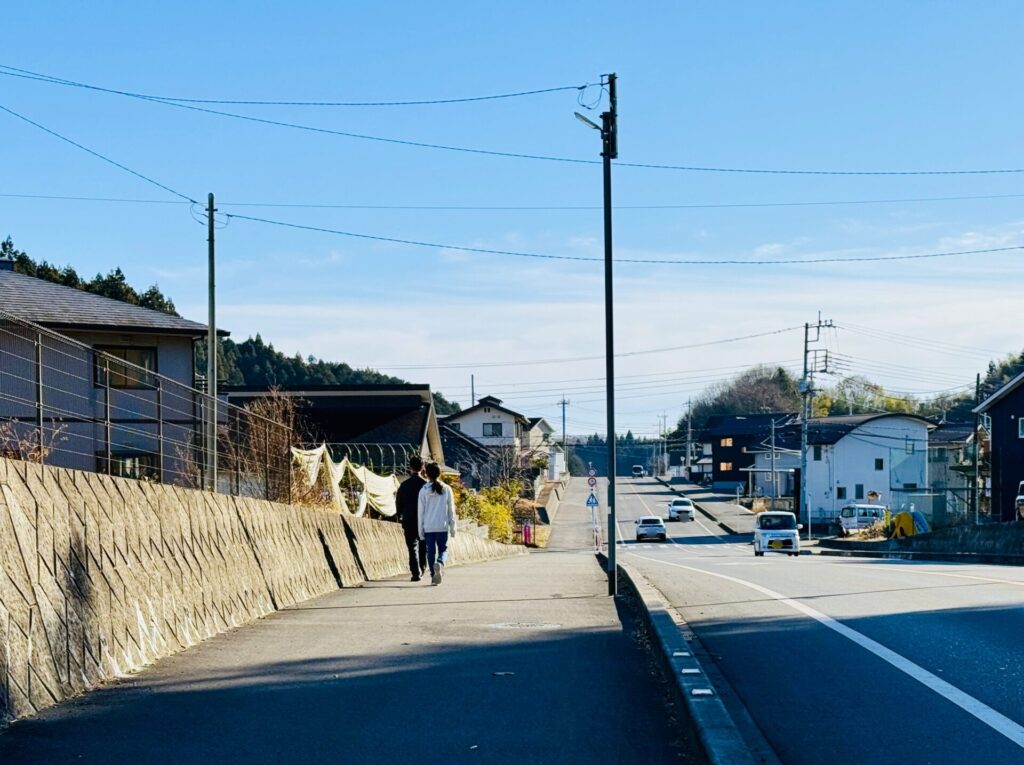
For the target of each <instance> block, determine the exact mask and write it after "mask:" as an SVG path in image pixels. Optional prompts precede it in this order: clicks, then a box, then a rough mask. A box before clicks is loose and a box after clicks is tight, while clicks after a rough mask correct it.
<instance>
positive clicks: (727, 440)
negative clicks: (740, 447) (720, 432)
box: [718, 438, 732, 446]
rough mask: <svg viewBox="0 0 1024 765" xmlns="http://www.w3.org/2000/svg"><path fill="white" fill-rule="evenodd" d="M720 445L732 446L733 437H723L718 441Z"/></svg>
mask: <svg viewBox="0 0 1024 765" xmlns="http://www.w3.org/2000/svg"><path fill="white" fill-rule="evenodd" d="M718 445H719V446H732V439H731V438H723V439H721V440H720V441H719V442H718Z"/></svg>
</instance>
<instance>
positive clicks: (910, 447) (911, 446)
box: [904, 438, 914, 454]
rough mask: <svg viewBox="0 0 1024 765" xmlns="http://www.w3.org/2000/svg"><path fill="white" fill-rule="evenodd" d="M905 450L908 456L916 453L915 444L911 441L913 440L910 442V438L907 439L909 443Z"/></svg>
mask: <svg viewBox="0 0 1024 765" xmlns="http://www.w3.org/2000/svg"><path fill="white" fill-rule="evenodd" d="M904 449H905V451H906V452H907V454H913V453H914V442H913V441H911V440H910V439H909V438H908V439H907V443H906V445H905V447H904Z"/></svg>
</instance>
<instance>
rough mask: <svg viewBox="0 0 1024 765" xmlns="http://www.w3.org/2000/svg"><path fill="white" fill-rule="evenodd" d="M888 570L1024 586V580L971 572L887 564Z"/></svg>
mask: <svg viewBox="0 0 1024 765" xmlns="http://www.w3.org/2000/svg"><path fill="white" fill-rule="evenodd" d="M886 570H887V571H888V570H892V571H896V572H898V573H900V574H930V575H931V576H949V577H953V578H954V579H973V580H975V581H978V582H989V583H992V584H1009V585H1012V586H1014V587H1024V582H1019V581H1015V580H1013V579H997V578H995V577H991V576H974V575H971V574H953V573H950V572H947V571H929V570H927V569H916V570H915V569H912V568H898V567H896V566H887V567H886Z"/></svg>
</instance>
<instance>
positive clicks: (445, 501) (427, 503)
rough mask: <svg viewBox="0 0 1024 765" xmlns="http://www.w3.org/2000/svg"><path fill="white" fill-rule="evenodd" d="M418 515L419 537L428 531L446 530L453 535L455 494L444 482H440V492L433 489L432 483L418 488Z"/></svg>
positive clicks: (422, 536)
mask: <svg viewBox="0 0 1024 765" xmlns="http://www.w3.org/2000/svg"><path fill="white" fill-rule="evenodd" d="M418 506H419V516H420V519H419V520H420V539H423V538H424V537H425V535H426V533H427V532H428V531H447V532H448V533H449V534H451V536H453V537H454V536H455V526H456V521H457V519H456V517H455V495H454V494H453V493H452V489H451V487H450V486H448V485H447V484H446V483H444V482H442V483H441V493H440V494H438V493H437V492H435V491H434V484H433V483H427V484H426V485H424V487H423V488H422V489H420V497H419V500H418Z"/></svg>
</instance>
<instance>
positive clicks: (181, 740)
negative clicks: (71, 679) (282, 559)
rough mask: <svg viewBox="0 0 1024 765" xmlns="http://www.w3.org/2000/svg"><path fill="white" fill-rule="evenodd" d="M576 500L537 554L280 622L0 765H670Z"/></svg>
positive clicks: (56, 719)
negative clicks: (423, 763) (432, 764)
mask: <svg viewBox="0 0 1024 765" xmlns="http://www.w3.org/2000/svg"><path fill="white" fill-rule="evenodd" d="M584 498H585V492H584V491H583V488H582V484H581V485H580V487H573V488H572V489H570V491H569V493H568V494H567V496H566V499H565V501H564V502H563V504H562V507H561V509H560V510H559V513H558V517H557V518H556V519H555V523H554V531H553V535H552V542H551V546H550V547H549V549H548V550H547V551H543V552H534V553H532V554H530V555H529V556H524V557H519V558H512V559H508V560H503V561H496V562H492V563H485V564H479V565H474V566H466V567H456V568H452V569H451V570H449V571H448V572H446V574H445V581H444V583H443V584H442V585H441V586H440V587H431V586H429V585H425V584H423V583H417V584H413V583H410V582H408V581H405V580H404V579H403V580H399V581H395V580H392V581H386V582H374V583H371V584H368V585H366V586H364V587H360V588H356V589H350V590H342V591H338V592H336V593H332V594H330V595H328V596H325V597H322V598H319V599H317V600H313V601H309V602H307V603H304V604H302V605H300V606H298V607H295V608H292V609H289V610H286V611H281V612H278V613H275V614H273V615H271V616H269V617H267V618H266V619H263V620H262V621H260V622H257V623H256V624H254V625H251V626H249V627H245V628H242V629H239V630H236V631H234V632H231V633H227V634H225V635H221V636H220V637H217V638H214V639H212V640H209V641H207V642H205V643H203V644H202V645H200V646H197V647H196V648H193V649H191V650H189V651H186V652H185V653H182V654H179V655H177V656H173V657H170V658H168V659H165V660H163V661H161V662H159V663H158V664H156V665H155V666H153V667H151V668H149V669H147V670H146V671H144V672H142V673H140V674H139V675H137V676H134V677H132V678H128V679H126V680H124V681H122V682H120V683H116V684H114V685H112V686H110V687H108V688H105V689H102V690H99V691H95V692H93V693H91V694H87V695H85V696H83V697H80V698H78V699H76V700H73V701H71V702H68V703H66V704H62V705H59V706H57V707H54V708H51V709H49V710H47V711H46V712H44V713H42V714H40V715H39V716H37V717H35V718H32V719H29V720H24V721H21V722H18V723H14V724H12V725H11V726H10V727H9V728H8V729H6V730H5V731H3V732H0V762H3V763H4V764H5V765H12V764H13V763H28V762H68V761H75V762H82V763H100V762H102V763H158V762H159V763H171V762H173V763H188V762H197V763H198V762H203V763H207V762H210V763H236V762H237V763H241V762H246V763H254V762H275V763H300V762H302V763H306V762H328V761H337V762H346V763H363V762H366V763H369V762H373V763H392V762H395V763H399V762H415V761H418V760H440V761H444V762H454V763H460V762H474V763H483V762H487V763H494V762H499V763H502V762H510V763H511V762H517V763H539V762H545V763H557V762H581V761H595V762H674V761H679V760H680V753H681V751H682V750H681V749H680V748H679V747H678V746H677V742H675V741H674V740H673V737H674V732H673V726H672V724H671V721H670V719H669V717H668V713H667V709H666V707H665V706H664V704H663V701H662V699H663V696H662V690H661V688H660V686H659V684H658V683H657V682H656V679H655V678H654V677H653V676H652V673H651V669H650V665H649V663H648V659H647V657H646V655H645V654H644V653H643V652H642V651H641V650H640V649H639V648H638V646H637V645H636V644H635V642H634V641H633V640H632V639H631V637H630V635H628V634H627V633H626V631H624V629H623V627H622V623H621V622H620V618H619V614H618V613H617V610H616V605H615V603H614V602H613V601H612V600H611V599H610V598H608V597H607V596H606V595H605V592H606V589H607V583H606V579H605V577H604V575H603V572H601V570H600V569H599V568H598V565H597V563H596V562H595V560H594V557H593V555H592V554H591V551H590V544H591V536H590V529H589V522H590V514H589V512H588V511H586V510H585V508H584V507H583V500H584Z"/></svg>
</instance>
